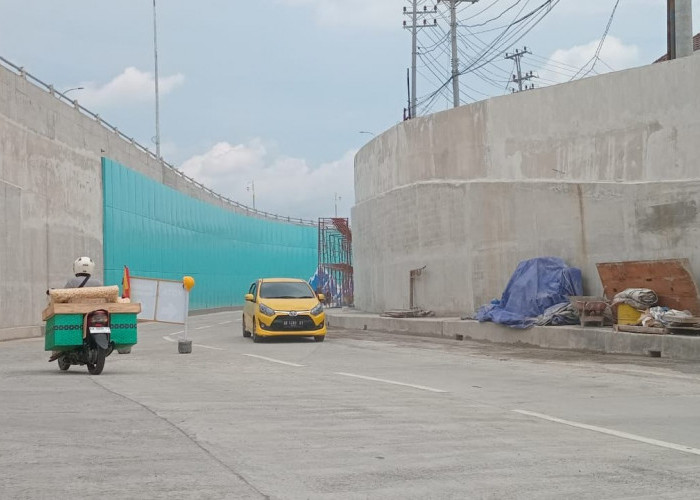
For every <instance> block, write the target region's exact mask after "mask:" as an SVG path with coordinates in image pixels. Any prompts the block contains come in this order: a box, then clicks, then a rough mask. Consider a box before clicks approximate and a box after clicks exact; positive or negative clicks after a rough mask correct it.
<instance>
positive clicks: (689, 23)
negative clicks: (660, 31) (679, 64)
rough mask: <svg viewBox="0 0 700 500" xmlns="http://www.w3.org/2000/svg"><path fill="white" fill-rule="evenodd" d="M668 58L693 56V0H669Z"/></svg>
mask: <svg viewBox="0 0 700 500" xmlns="http://www.w3.org/2000/svg"><path fill="white" fill-rule="evenodd" d="M666 5H667V7H666V12H667V23H668V58H669V59H676V58H678V57H686V56H689V55H692V54H693V6H692V0H667V4H666Z"/></svg>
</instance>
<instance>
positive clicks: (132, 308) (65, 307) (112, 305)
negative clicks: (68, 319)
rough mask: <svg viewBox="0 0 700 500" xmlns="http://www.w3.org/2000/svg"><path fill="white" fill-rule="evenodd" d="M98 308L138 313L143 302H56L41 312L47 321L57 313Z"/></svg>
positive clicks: (116, 311) (70, 312)
mask: <svg viewBox="0 0 700 500" xmlns="http://www.w3.org/2000/svg"><path fill="white" fill-rule="evenodd" d="M96 309H105V310H106V311H109V312H110V313H112V314H114V313H123V314H129V313H132V314H138V313H140V312H141V304H139V303H128V304H125V303H117V302H108V303H104V304H90V303H87V304H86V303H82V302H80V303H75V304H71V303H65V304H64V303H54V304H50V305H49V306H48V307H47V308H46V309H44V311H43V312H42V313H41V319H42V320H44V321H47V320H48V319H49V318H50V317H51V316H54V315H55V314H87V313H89V312H92V311H94V310H96Z"/></svg>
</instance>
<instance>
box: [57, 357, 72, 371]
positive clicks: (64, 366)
mask: <svg viewBox="0 0 700 500" xmlns="http://www.w3.org/2000/svg"><path fill="white" fill-rule="evenodd" d="M58 368H59V370H61V371H62V372H67V371H68V368H70V363H69V362H68V361H66V358H64V357H63V356H61V357H60V358H58Z"/></svg>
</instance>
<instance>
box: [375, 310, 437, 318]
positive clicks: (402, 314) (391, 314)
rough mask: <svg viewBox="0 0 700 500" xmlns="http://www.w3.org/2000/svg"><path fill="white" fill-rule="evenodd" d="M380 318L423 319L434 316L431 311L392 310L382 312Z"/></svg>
mask: <svg viewBox="0 0 700 500" xmlns="http://www.w3.org/2000/svg"><path fill="white" fill-rule="evenodd" d="M380 316H382V317H384V318H425V317H429V316H435V313H434V312H433V311H425V310H423V309H420V308H415V309H394V310H391V311H384V312H383V313H382V314H380Z"/></svg>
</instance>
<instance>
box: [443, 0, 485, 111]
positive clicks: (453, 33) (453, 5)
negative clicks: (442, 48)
mask: <svg viewBox="0 0 700 500" xmlns="http://www.w3.org/2000/svg"><path fill="white" fill-rule="evenodd" d="M440 1H441V0H438V2H440ZM444 1H448V2H449V3H450V38H451V39H452V105H453V106H454V107H455V108H456V107H458V106H459V102H460V100H459V52H458V51H457V4H458V3H462V2H470V3H473V4H474V3H476V2H478V1H479V0H444Z"/></svg>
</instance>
